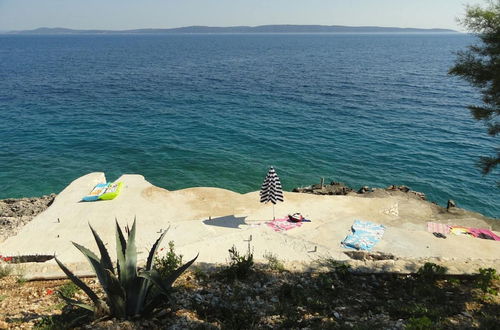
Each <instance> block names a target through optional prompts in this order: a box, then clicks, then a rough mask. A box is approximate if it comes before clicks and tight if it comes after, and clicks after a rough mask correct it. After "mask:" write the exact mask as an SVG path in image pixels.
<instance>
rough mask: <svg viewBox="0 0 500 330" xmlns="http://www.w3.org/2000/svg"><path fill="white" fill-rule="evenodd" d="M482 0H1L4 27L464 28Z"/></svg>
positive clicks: (0, 19)
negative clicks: (468, 11) (467, 14)
mask: <svg viewBox="0 0 500 330" xmlns="http://www.w3.org/2000/svg"><path fill="white" fill-rule="evenodd" d="M477 3H484V1H481V0H0V31H10V30H27V29H35V28H38V27H65V28H73V29H108V30H124V29H137V28H172V27H181V26H190V25H206V26H235V25H249V26H256V25H266V24H318V25H349V26H373V25H375V26H396V27H415V28H447V29H454V30H461V28H460V27H459V25H458V23H457V22H456V18H457V17H460V16H463V13H464V11H465V5H466V4H477Z"/></svg>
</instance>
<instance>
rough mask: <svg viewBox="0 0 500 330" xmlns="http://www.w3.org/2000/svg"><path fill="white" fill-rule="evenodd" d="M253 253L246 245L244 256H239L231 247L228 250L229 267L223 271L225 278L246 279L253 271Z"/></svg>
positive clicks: (234, 248)
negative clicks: (246, 249)
mask: <svg viewBox="0 0 500 330" xmlns="http://www.w3.org/2000/svg"><path fill="white" fill-rule="evenodd" d="M253 266H254V261H253V252H252V251H251V250H250V244H249V245H248V251H247V253H246V254H245V255H241V254H240V252H238V250H236V247H235V246H234V245H233V246H232V247H231V248H230V249H229V266H228V267H227V268H226V269H225V270H224V271H223V273H224V274H225V275H226V277H227V278H228V279H230V280H235V279H238V280H243V279H246V278H247V277H248V276H249V275H250V273H251V272H252V270H253Z"/></svg>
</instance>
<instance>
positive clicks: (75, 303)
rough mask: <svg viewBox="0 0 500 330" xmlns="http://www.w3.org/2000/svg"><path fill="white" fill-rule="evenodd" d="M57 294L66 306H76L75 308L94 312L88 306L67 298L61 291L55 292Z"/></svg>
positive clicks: (92, 308)
mask: <svg viewBox="0 0 500 330" xmlns="http://www.w3.org/2000/svg"><path fill="white" fill-rule="evenodd" d="M57 294H58V295H59V297H60V298H61V299H62V300H64V301H65V302H66V303H67V304H68V305H73V306H77V307H81V308H84V309H86V310H89V311H91V312H94V307H92V306H90V305H89V304H85V303H83V302H81V301H79V300H75V299H71V298H69V297H66V296H65V295H64V294H63V293H62V292H61V291H59V290H58V291H57Z"/></svg>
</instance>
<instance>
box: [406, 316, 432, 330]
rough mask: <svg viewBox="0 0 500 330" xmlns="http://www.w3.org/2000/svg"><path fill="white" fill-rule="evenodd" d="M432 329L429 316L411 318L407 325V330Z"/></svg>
mask: <svg viewBox="0 0 500 330" xmlns="http://www.w3.org/2000/svg"><path fill="white" fill-rule="evenodd" d="M432 328H433V324H432V321H431V320H430V319H429V318H428V317H427V316H422V317H411V318H410V319H409V320H408V323H407V324H406V329H408V330H427V329H432Z"/></svg>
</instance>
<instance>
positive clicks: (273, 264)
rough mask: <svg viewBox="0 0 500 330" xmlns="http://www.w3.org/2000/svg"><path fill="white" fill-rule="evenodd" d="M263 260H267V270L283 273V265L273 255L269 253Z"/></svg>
mask: <svg viewBox="0 0 500 330" xmlns="http://www.w3.org/2000/svg"><path fill="white" fill-rule="evenodd" d="M264 259H266V260H267V267H269V269H271V270H275V271H278V272H283V271H284V270H285V265H283V262H281V261H280V260H279V259H278V257H277V256H276V255H275V254H272V253H271V252H268V253H265V254H264Z"/></svg>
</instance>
